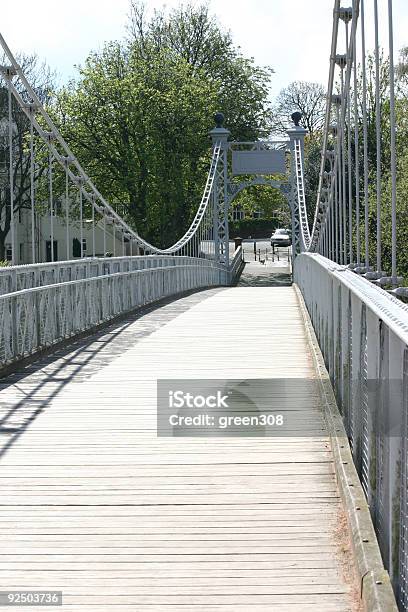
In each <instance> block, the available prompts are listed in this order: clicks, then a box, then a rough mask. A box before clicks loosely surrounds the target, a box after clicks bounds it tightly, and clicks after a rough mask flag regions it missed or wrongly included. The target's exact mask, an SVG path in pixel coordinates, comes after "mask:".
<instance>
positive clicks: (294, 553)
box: [0, 0, 408, 612]
mask: <svg viewBox="0 0 408 612" xmlns="http://www.w3.org/2000/svg"><path fill="white" fill-rule="evenodd" d="M373 6H374V24H373V25H374V41H373V48H374V51H375V61H376V69H377V70H376V79H375V92H374V93H375V98H376V100H377V102H378V101H379V93H380V81H379V70H378V68H379V55H380V46H379V40H378V31H379V17H378V10H377V8H378V7H377V0H374V3H373ZM364 8H365V7H364V2H363V0H360V1H359V0H353V3H352V7H341V6H340V2H339V0H335V2H334V11H333V31H332V45H331V50H330V66H329V80H328V93H327V110H326V120H325V127H324V133H323V146H322V155H321V166H320V174H319V187H318V196H317V204H316V208H315V213H314V218H313V221H312V223H310V224H309V219H308V210H309V211H310V203H307V202H306V192H305V186H304V142H305V136H306V130H305V129H304V128H302V127H301V126H300V125H299V123H300V117H299V116H298V115H297V114H296V113H295V114H294V115H293V124H294V125H293V126H292V127H291V128H289V129H288V134H287V139H285V140H283V141H276V140H272V141H264V142H260V141H259V142H234V141H231V139H230V134H229V131H228V129H227V128H226V127H224V124H223V117H222V115H221V114H218V115H217V116H216V117H215V119H216V126H215V127H214V128H213V129H212V130H211V132H210V136H211V139H212V155H211V160H210V164H209V171H208V177H207V181H206V184H205V186H204V190H203V196H202V199H201V201H200V202H199V203H198V206H197V212H196V214H195V216H194V219H193V221H192V223H191V225H190V227H189V228H188V230H187V231H186V232H185V233H184V234H183V235H182V236H181V237H180V239H179V240H178V241H177V242H176V243H175V244H174V245H172V246H171V247H168V248H160V247H157V246H155V245H153V244H151V243H150V242H148V241H146V240H144V239H143V238H142V237H141V236H140V235H139V233H138V232H137V231H136V230H135V229H134V228H133V227H131V226H130V225H129V224H128V223H127V222H126V220H124V219H123V218H122V217H121V216H120V215H119V214H118V213H117V211H116V210H115V209H114V207H112V206H111V205H110V203H109V202H108V201H107V200H106V199H105V198H104V197H103V195H102V194H101V193H100V192H99V191H98V189H97V187H96V186H95V185H94V184H93V182H92V180H90V178H89V177H88V176H87V174H86V171H85V169H83V168H82V166H81V164H80V163H79V161H78V160H77V159H76V158H75V156H74V155H73V154H72V152H71V150H70V148H69V145H68V143H66V142H65V140H64V139H63V137H62V136H61V134H60V132H59V131H58V129H57V127H56V126H55V125H54V123H53V121H52V120H51V118H50V117H49V115H48V113H47V111H46V109H45V108H44V107H43V106H42V105H41V103H40V101H39V99H38V97H37V95H36V92H35V91H34V89H33V88H32V87H31V85H30V83H29V82H28V81H27V79H26V77H25V75H24V73H23V71H22V69H21V67H20V66H19V65H18V63H17V61H16V59H15V58H14V56H13V54H12V52H11V51H10V49H9V48H8V46H7V44H6V42H5V40H4V38H3V37H1V36H0V44H1V46H2V49H3V51H4V56H5V58H6V59H5V62H4V65H2V66H1V69H0V70H1V76H2V79H3V80H4V82H5V84H6V87H7V90H8V132H7V137H8V151H9V187H8V192H9V198H10V202H9V206H8V207H7V211H6V213H5V214H6V215H9V221H10V259H11V262H10V263H11V265H10V266H7V267H4V268H2V269H0V367H1V373H2V378H1V380H0V490H1V495H0V542H1V546H0V604H1V605H15V606H17V607H19V606H24V608H27V609H28V610H39V609H40V608H41V607H42V606H43V605H59V606H61V607H62V609H63V610H65V609H66V610H67V611H68V610H72V611H73V612H74V611H77V610H78V611H79V610H80V611H81V612H84V611H86V610H98V611H103V610H118V611H120V610H132V611H133V610H137V611H138V612H143V611H146V612H147V611H149V612H150V611H153V610H157V611H158V610H163V611H165V610H166V611H169V610H177V611H179V610H188V611H190V610H191V611H196V612H199V611H201V610H203V611H204V610H205V611H206V612H209V611H212V610H214V611H216V610H217V611H221V610H234V611H235V610H237V611H239V610H242V611H244V610H245V611H246V610H251V611H254V612H257V611H259V612H261V611H263V610H265V611H266V610H268V611H270V610H274V611H275V610H276V611H279V612H286V611H298V610H314V611H317V610H321V611H325V612H326V611H330V610H333V611H339V612H340V611H341V612H346V611H356V610H362V609H366V610H370V611H371V610H372V611H384V612H391V611H392V610H397V609H399V610H408V543H407V542H408V540H407V529H408V494H407V493H408V491H407V478H408V455H407V452H408V449H407V434H408V420H407V412H408V406H407V397H408V306H407V305H406V303H405V301H404V300H405V298H406V296H407V288H406V287H404V286H403V278H401V277H399V276H398V274H397V271H398V265H397V264H398V261H397V254H398V248H399V247H403V246H404V245H397V242H396V236H397V232H396V228H397V212H396V202H397V195H398V194H397V161H398V160H397V147H396V130H397V126H396V117H395V114H396V113H395V104H396V100H395V97H396V94H395V88H394V65H393V14H392V8H393V7H392V1H391V0H389V1H388V5H387V8H388V13H387V23H386V24H385V25H386V26H387V31H388V33H389V39H388V43H389V57H390V70H389V92H390V104H389V108H388V107H387V109H383V113H385V112H386V113H388V121H387V122H386V125H387V126H389V127H388V128H387V129H389V134H388V136H387V137H388V138H389V140H390V146H391V156H390V185H391V207H390V209H389V211H388V213H387V214H389V219H387V223H389V224H390V227H391V233H392V244H391V258H390V261H391V268H390V270H386V271H384V270H383V259H382V254H383V247H382V235H383V228H382V220H383V219H384V214H383V210H382V194H381V172H382V166H381V153H382V150H381V146H382V142H383V138H384V134H383V130H384V128H383V125H382V123H381V113H380V112H377V121H376V126H375V137H376V152H377V166H376V167H375V168H371V167H370V165H369V159H368V125H367V107H366V103H367V91H366V45H367V37H366V26H367V23H366V17H365V13H364ZM394 18H395V16H394ZM370 25H371V24H370ZM358 64H360V69H361V72H362V79H363V94H362V95H363V102H362V106H361V108H360V104H359V99H358V95H359V94H358V88H357V78H358V69H359V68H358ZM14 105H17V107H18V109H19V112H22V113H24V115H25V116H26V118H27V120H28V122H29V147H28V151H27V153H26V154H27V156H28V159H29V164H30V173H29V177H28V181H29V192H30V207H29V208H28V210H29V218H28V223H29V227H30V236H31V237H30V240H29V241H28V245H29V251H30V257H31V260H30V261H31V263H30V264H27V265H19V262H20V259H19V253H20V248H19V245H20V244H21V236H19V228H20V225H19V220H18V214H17V211H16V209H15V201H14V197H15V190H14V180H15V172H14V170H15V167H14V164H15V154H14V153H15V152H14V151H13V108H14ZM378 108H379V104H378V105H377V109H378ZM360 128H361V129H360ZM38 141H41V143H43V144H44V145H45V146H46V147H47V151H48V156H47V160H48V173H47V177H48V190H49V214H48V217H47V223H48V226H47V227H48V228H49V233H50V235H49V241H48V242H49V245H48V247H47V248H43V246H44V245H43V246H41V245H39V243H38V236H37V234H36V215H37V212H36V197H37V194H36V174H35V163H36V159H35V158H36V143H37V142H38ZM57 167H58V168H60V169H61V170H60V172H61V171H62V172H63V175H64V176H65V192H64V194H63V203H64V206H63V210H62V212H61V211H60V212H59V213H58V215H59V216H57V215H56V211H55V196H56V190H57V189H59V188H60V184H59V186H57V185H56V183H55V181H54V177H55V169H56V168H57ZM370 172H374V173H375V176H376V182H375V188H376V192H375V194H376V206H377V209H376V212H377V216H376V236H375V243H376V260H375V261H372V260H371V259H370V249H369V243H370V240H373V238H372V236H371V234H370V231H369V230H370V227H369V177H370ZM370 180H371V179H370ZM262 184H265V185H270V186H273V187H275V188H276V189H279V190H280V191H281V192H282V193H283V195H284V196H285V198H286V199H287V202H288V207H289V209H290V212H291V217H292V255H291V257H292V265H293V281H294V282H293V284H292V285H290V286H281V287H268V286H251V283H241V284H240V275H241V273H242V270H243V268H244V265H245V263H244V261H243V251H242V245H241V244H239V243H237V244H235V245H234V247H232V243H231V241H230V239H229V228H228V217H229V209H230V205H231V202H232V201H233V199H234V197H236V195H237V194H238V193H239V192H240V191H241V190H242V189H245V188H247V187H249V186H251V185H262ZM85 218H87V221H88V224H87V230H86V231H87V232H88V234H87V236H89V237H90V242H91V245H92V246H91V249H88V248H87V249H85V248H84V231H85V230H84V225H85ZM61 223H64V236H65V247H66V249H61V248H57V246H55V243H56V242H57V240H56V232H57V228H56V226H57V224H61ZM89 228H90V229H89ZM78 232H79V234H78ZM77 234H78V235H79V238H78V239H79V245H80V247H79V249H80V252H79V254H78V257H77V258H75V259H73V258H72V254H71V247H70V245H71V243H72V237H73V236H74V235H75V236H76V235H77ZM98 241H99V245H100V244H101V245H102V246H98ZM25 246H27V245H25ZM63 251H65V253H64V252H63ZM88 251H89V252H91V256H86V255H88ZM99 251H102V253H99ZM108 252H109V253H110V256H109V257H108V256H106V255H107V253H108ZM64 255H65V258H64ZM47 260H48V261H47ZM251 265H252V266H254V265H255V264H254V263H253V264H251ZM252 284H254V283H252ZM197 385H198V387H197ZM197 388H199V389H200V390H201V391H202V390H203V389H204V390H207V391H211V392H214V391H216V393H215V395H214V397H217V398H218V393H219V392H220V393H221V394H224V395H222V397H221V399H220V398H218V399H219V406H218V407H214V405H213V403H214V402H213V399H212V400H211V401H212V404H211V410H210V411H207V414H204V412H205V410H204V411H203V405H204V404H200V405H194V406H193V411H192V412H191V411H190V413H189V412H188V411H187V412H185V413H184V412H183V411H182V410H180V411H179V412H178V411H177V410H176V411H174V410H173V411H172V412H171V414H170V418H168V417H169V414H168V408H169V406H167V405H166V406H164V407H163V405H162V404H160V402H162V401H163V398H164V400H167V399H168V397H172V398H173V396H171V393H173V392H175V391H176V390H177V389H182V390H183V391H185V392H186V393H184V396H183V397H184V399H185V398H187V397H188V396H189V397H190V398H191V397H193V396H194V393H193V392H192V393H190V391H191V389H192V390H193V391H194V389H195V390H197ZM163 390H164V391H163ZM167 391H169V393H170V394H169V395H168V396H167V395H166V394H167ZM187 391H188V393H187ZM189 394H190V395H189ZM174 397H175V396H174ZM211 397H212V398H213V396H211ZM226 398H227V399H228V402H229V403H228V407H227V409H226V410H224V405H225V403H226ZM230 400H231V401H232V403H233V408H231V406H230V403H231V402H230ZM206 401H207V402H208V400H206ZM217 401H218V400H217ZM164 403H165V402H164ZM187 403H188V402H187ZM159 404H160V405H159ZM209 405H210V404H209V403H208V404H205V406H207V407H208V406H209ZM198 408H200V410H197V409H198ZM159 412H160V414H159ZM197 414H199V416H200V418H201V420H200V422H197V423H198V424H197V425H195V422H193V418H194V417H195V416H196V415H197ZM181 417H183V419H184V420H183V419H181ZM204 417H206V423H204V420H205V419H204ZM181 421H182V422H181ZM214 423H215V424H216V425H217V426H216V427H214Z"/></svg>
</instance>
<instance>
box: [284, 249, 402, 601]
mask: <svg viewBox="0 0 408 612" xmlns="http://www.w3.org/2000/svg"><path fill="white" fill-rule="evenodd" d="M294 279H295V282H296V283H297V285H298V286H299V288H300V289H301V292H302V295H303V297H304V300H305V303H306V306H307V309H308V311H309V314H310V317H311V319H312V322H313V326H314V329H315V332H316V336H317V338H318V341H319V344H320V348H321V350H322V353H323V356H324V359H325V363H326V366H327V369H328V371H329V374H330V378H331V381H332V384H333V388H334V390H335V393H336V397H337V401H338V405H339V408H340V410H341V412H342V416H343V420H344V424H345V427H346V431H347V433H348V436H349V440H350V444H351V448H352V452H353V456H354V461H355V464H356V467H357V471H358V473H359V476H360V479H361V482H362V486H363V489H364V491H365V494H366V496H367V500H368V504H369V506H370V510H371V513H372V518H373V522H374V526H375V528H376V532H377V536H378V541H379V545H380V549H381V552H382V556H383V559H384V563H385V565H386V567H387V568H388V571H389V573H390V576H391V580H392V582H393V585H394V589H395V592H396V594H397V596H398V599H399V602H400V604H401V606H402V609H404V610H405V609H406V606H407V593H408V488H407V486H408V446H407V441H408V305H406V304H404V303H402V302H401V301H400V300H399V299H397V298H396V297H394V296H393V295H390V294H389V293H387V292H386V291H384V290H383V289H381V288H380V287H378V286H376V285H374V284H372V283H370V282H369V281H368V280H366V279H365V278H361V276H359V275H358V274H356V273H354V272H353V271H352V270H350V269H349V268H348V267H347V266H341V265H339V264H336V263H334V262H333V261H331V260H329V259H326V258H325V257H323V256H321V255H318V254H311V253H302V254H300V255H298V256H297V258H296V259H295V263H294Z"/></svg>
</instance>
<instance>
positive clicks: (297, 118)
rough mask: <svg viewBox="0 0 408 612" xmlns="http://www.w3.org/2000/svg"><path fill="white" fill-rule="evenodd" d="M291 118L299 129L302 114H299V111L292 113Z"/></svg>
mask: <svg viewBox="0 0 408 612" xmlns="http://www.w3.org/2000/svg"><path fill="white" fill-rule="evenodd" d="M290 117H291V119H292V121H293V123H294V124H295V126H296V127H299V121H300V120H301V118H302V113H299V111H296V113H292V114H291V116H290Z"/></svg>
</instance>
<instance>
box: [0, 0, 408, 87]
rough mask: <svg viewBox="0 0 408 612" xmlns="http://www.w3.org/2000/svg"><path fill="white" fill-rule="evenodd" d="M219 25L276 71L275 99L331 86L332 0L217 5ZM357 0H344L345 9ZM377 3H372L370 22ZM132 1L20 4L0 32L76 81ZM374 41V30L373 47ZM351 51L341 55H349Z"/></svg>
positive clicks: (158, 2) (406, 4)
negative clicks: (299, 86)
mask: <svg viewBox="0 0 408 612" xmlns="http://www.w3.org/2000/svg"><path fill="white" fill-rule="evenodd" d="M378 1H379V7H380V20H381V27H380V33H381V42H382V43H383V44H385V45H386V44H387V29H386V21H385V16H386V6H387V2H386V0H378ZM164 3H165V4H166V6H167V7H169V8H171V7H174V6H177V5H178V4H180V0H166V2H163V0H146V5H147V7H148V9H153V8H160V7H162V6H163V4H164ZM209 3H210V7H211V9H212V12H213V13H214V14H215V15H217V17H218V20H219V22H220V24H221V25H222V26H223V27H224V28H225V29H228V30H230V31H231V33H232V36H233V39H234V41H235V43H236V44H237V45H239V46H240V47H241V49H242V52H243V53H244V54H245V55H246V56H250V57H254V58H255V61H256V62H257V63H258V64H260V65H268V66H272V68H274V70H275V74H274V75H273V77H272V83H271V97H272V98H273V97H275V96H276V95H277V94H278V93H279V91H280V89H282V88H283V87H285V86H287V85H288V84H289V83H291V82H292V81H296V80H302V81H315V82H320V83H322V84H323V85H326V84H327V78H328V66H329V56H330V43H331V29H332V6H333V0H311V1H310V2H307V1H305V0H251V1H248V0H210V1H209ZM350 4H351V0H349V1H348V2H347V0H345V2H343V5H344V6H348V5H350ZM372 4H373V2H372V0H368V1H367V0H366V14H367V22H368V23H369V22H371V21H372V19H370V18H371V16H372V13H371V8H372ZM128 13H129V0H114V1H113V2H112V0H69V2H60V1H59V2H55V0H40V1H39V2H33V1H32V0H19V2H18V6H17V5H16V8H15V9H13V10H10V11H9V12H8V13H7V11H3V14H2V23H1V30H0V31H1V34H2V35H3V36H4V38H5V40H6V42H7V43H8V45H9V47H10V48H11V50H12V51H13V52H14V53H17V52H19V51H24V52H26V53H33V52H35V53H37V54H38V55H39V56H40V58H41V59H44V60H46V61H47V63H48V64H49V65H50V67H51V68H52V69H55V70H56V71H57V73H58V74H59V77H60V83H63V82H64V81H66V80H68V79H69V78H70V77H71V76H74V75H75V68H74V66H75V65H76V64H81V63H82V62H83V61H84V59H85V58H86V56H87V55H88V53H89V52H90V51H92V50H97V49H99V48H101V46H102V45H103V43H104V42H105V41H109V40H117V39H120V38H122V37H123V36H124V35H125V32H126V30H125V26H126V22H127V16H128ZM394 25H395V56H396V57H397V56H398V53H397V52H398V49H399V48H400V47H401V46H403V45H408V0H394ZM372 39H373V32H372V28H371V27H368V28H367V46H368V47H370V42H371V41H372ZM343 51H344V50H339V52H343Z"/></svg>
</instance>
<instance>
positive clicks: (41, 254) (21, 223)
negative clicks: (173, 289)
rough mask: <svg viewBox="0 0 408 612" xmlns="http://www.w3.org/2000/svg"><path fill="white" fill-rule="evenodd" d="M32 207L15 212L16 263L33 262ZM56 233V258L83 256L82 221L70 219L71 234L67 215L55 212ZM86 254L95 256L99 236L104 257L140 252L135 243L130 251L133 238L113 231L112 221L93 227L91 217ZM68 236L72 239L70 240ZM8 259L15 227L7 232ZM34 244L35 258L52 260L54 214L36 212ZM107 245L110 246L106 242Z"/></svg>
mask: <svg viewBox="0 0 408 612" xmlns="http://www.w3.org/2000/svg"><path fill="white" fill-rule="evenodd" d="M31 218H32V217H31V210H30V209H22V210H20V211H19V212H18V213H17V214H16V216H15V226H14V227H15V229H14V231H15V245H16V254H15V264H16V265H18V264H28V263H33V257H32V229H31V227H32V223H31ZM52 225H53V237H54V261H61V260H66V259H76V258H78V259H79V258H80V257H81V242H80V240H81V230H80V224H79V221H72V220H70V223H69V229H68V234H67V229H66V223H65V217H64V216H62V215H55V216H54V217H53V220H52ZM105 232H106V234H105ZM82 236H83V252H82V256H83V257H92V255H93V252H94V247H93V242H94V237H95V256H96V257H102V256H104V255H106V254H112V255H116V256H119V255H123V254H125V255H130V254H133V255H136V254H137V253H136V250H135V246H134V250H133V253H131V252H130V250H131V247H130V244H129V242H126V241H124V240H123V238H122V235H121V233H119V232H115V237H114V232H113V226H112V225H111V224H107V225H106V229H104V223H103V221H99V223H96V224H95V231H93V228H92V221H91V220H84V222H83V232H82ZM67 238H68V240H67ZM5 242H6V259H7V260H9V261H11V259H12V248H11V245H12V240H11V230H10V232H9V233H8V234H7V236H6V241H5ZM34 245H35V262H45V261H52V257H51V218H50V215H45V216H42V215H39V214H37V213H36V214H35V223H34ZM105 245H106V250H104V246H105Z"/></svg>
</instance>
